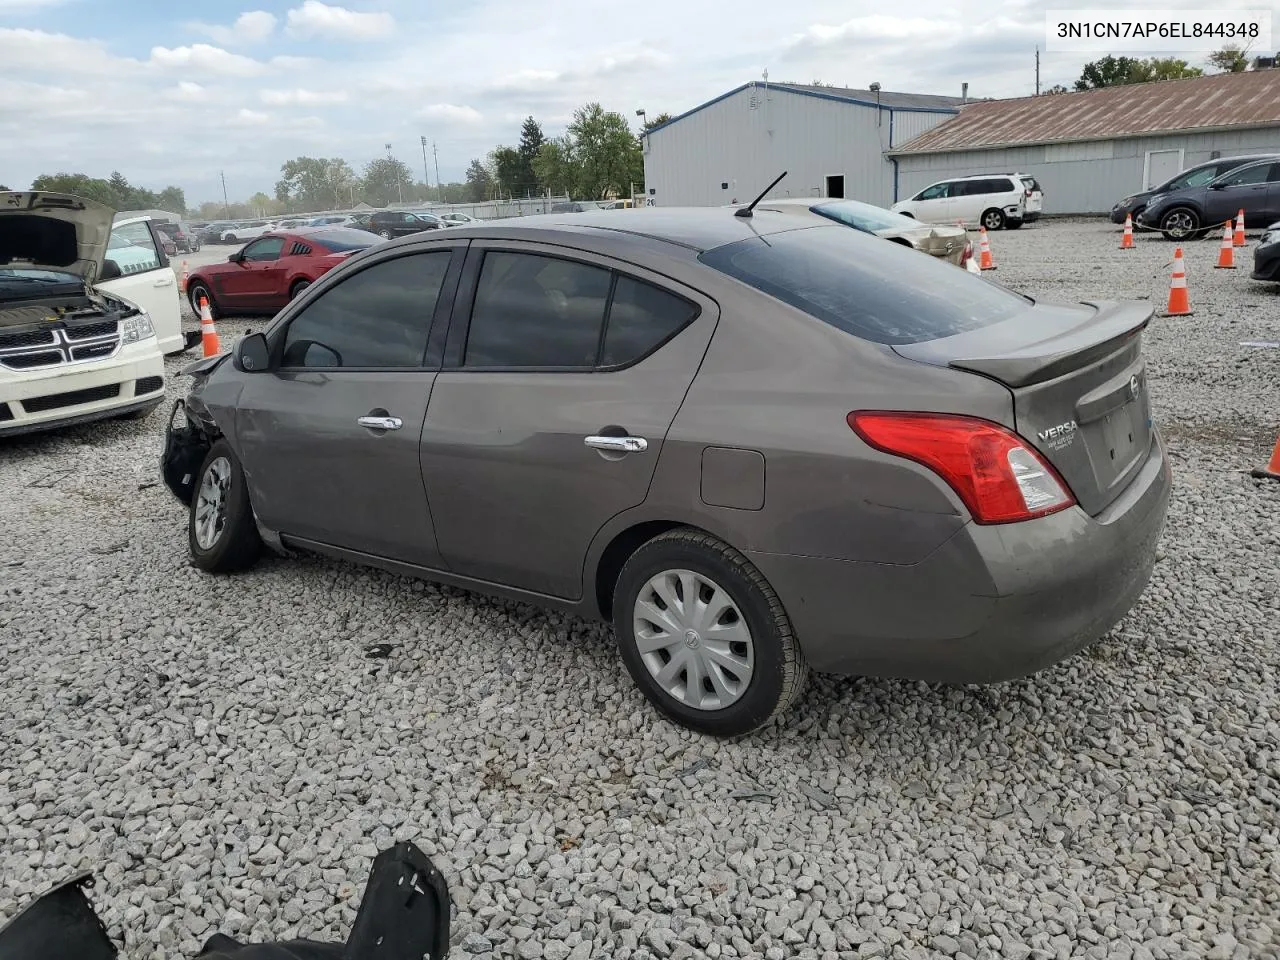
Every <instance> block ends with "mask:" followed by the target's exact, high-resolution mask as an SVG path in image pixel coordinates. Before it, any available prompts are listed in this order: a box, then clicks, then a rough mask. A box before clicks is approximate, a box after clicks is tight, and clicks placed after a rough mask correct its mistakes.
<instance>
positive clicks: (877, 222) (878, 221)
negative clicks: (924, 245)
mask: <svg viewBox="0 0 1280 960" xmlns="http://www.w3.org/2000/svg"><path fill="white" fill-rule="evenodd" d="M809 209H810V210H812V211H813V212H814V213H816V214H818V215H819V216H823V217H826V218H827V219H829V220H834V221H836V223H843V224H844V225H845V226H847V227H853V228H854V229H855V230H863V231H866V232H867V233H875V232H876V231H877V230H902V229H904V228H913V229H919V227H920V221H918V220H912V219H911V218H910V217H904V216H902V214H899V213H893V212H892V211H889V210H882V209H881V208H880V207H875V206H872V205H871V204H869V203H859V202H858V201H857V200H834V201H832V202H830V203H816V204H814V205H813V206H812V207H810V208H809Z"/></svg>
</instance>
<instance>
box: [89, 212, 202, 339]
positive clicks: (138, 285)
mask: <svg viewBox="0 0 1280 960" xmlns="http://www.w3.org/2000/svg"><path fill="white" fill-rule="evenodd" d="M159 233H160V231H159V229H158V228H157V227H156V226H155V224H154V223H153V222H152V221H151V220H146V219H140V220H124V221H122V222H120V223H117V224H115V225H114V226H112V228H111V242H110V245H109V246H108V247H107V257H106V259H108V260H115V261H116V265H117V266H118V267H120V276H118V277H116V278H115V279H113V280H104V281H102V282H101V283H99V284H97V287H98V289H99V290H105V291H106V292H107V293H114V294H116V295H118V296H121V297H124V299H126V300H128V301H129V302H130V303H135V304H137V305H138V306H140V307H142V309H144V310H146V311H147V313H148V314H149V315H150V317H151V323H152V325H153V326H154V327H155V331H156V339H157V340H158V341H159V343H160V352H161V353H163V354H166V355H167V354H171V353H181V352H182V350H183V349H184V348H185V347H186V340H185V339H184V338H183V336H182V303H181V302H180V301H179V300H178V279H177V277H176V276H175V275H174V272H173V266H172V265H171V264H170V263H169V258H168V257H166V256H165V254H164V248H163V247H162V246H161V244H160V237H159Z"/></svg>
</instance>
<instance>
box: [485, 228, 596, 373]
mask: <svg viewBox="0 0 1280 960" xmlns="http://www.w3.org/2000/svg"><path fill="white" fill-rule="evenodd" d="M610 279H611V274H610V272H609V271H608V270H605V269H602V268H600V267H592V266H588V265H587V264H585V263H575V262H573V261H571V260H560V259H556V258H553V257H544V256H539V255H537V254H529V253H506V252H497V251H495V252H490V253H486V254H485V258H484V264H483V266H482V267H481V269H480V282H479V285H478V286H477V288H476V299H475V305H474V306H473V307H472V309H471V326H470V329H469V331H468V333H467V347H466V352H465V356H464V358H463V363H464V365H465V366H468V367H571V368H587V369H589V368H591V367H594V366H595V363H596V354H597V353H598V352H599V348H600V330H601V327H602V326H603V324H604V308H605V303H606V301H607V300H608V298H609V282H610Z"/></svg>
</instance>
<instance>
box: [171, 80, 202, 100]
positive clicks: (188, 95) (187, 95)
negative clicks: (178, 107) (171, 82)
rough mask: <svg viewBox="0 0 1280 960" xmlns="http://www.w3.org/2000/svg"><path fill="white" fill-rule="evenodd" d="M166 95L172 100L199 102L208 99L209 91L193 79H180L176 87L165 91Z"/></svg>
mask: <svg viewBox="0 0 1280 960" xmlns="http://www.w3.org/2000/svg"><path fill="white" fill-rule="evenodd" d="M165 96H166V97H168V98H169V99H170V100H177V101H179V102H182V103H199V102H201V101H202V100H206V99H208V96H209V93H208V91H207V90H206V89H205V88H204V87H202V86H200V84H198V83H195V82H193V81H191V80H182V81H179V83H178V85H177V86H176V87H172V88H170V89H169V90H166V91H165Z"/></svg>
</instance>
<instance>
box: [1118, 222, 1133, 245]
mask: <svg viewBox="0 0 1280 960" xmlns="http://www.w3.org/2000/svg"><path fill="white" fill-rule="evenodd" d="M1120 249H1121V250H1132V249H1133V214H1131V213H1126V214H1125V215H1124V237H1123V238H1122V239H1121V240H1120Z"/></svg>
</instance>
